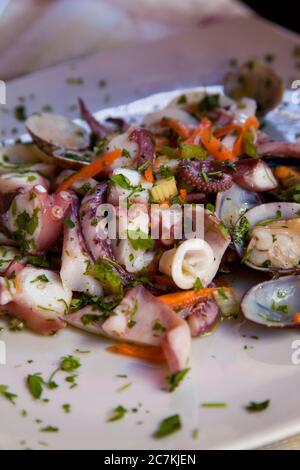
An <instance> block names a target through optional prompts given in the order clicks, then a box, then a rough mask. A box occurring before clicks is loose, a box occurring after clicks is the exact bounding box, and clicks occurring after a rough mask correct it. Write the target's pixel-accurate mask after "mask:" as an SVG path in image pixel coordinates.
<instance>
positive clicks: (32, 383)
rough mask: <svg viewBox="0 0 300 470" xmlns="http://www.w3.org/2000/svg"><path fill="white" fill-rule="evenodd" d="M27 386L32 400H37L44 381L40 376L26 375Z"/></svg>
mask: <svg viewBox="0 0 300 470" xmlns="http://www.w3.org/2000/svg"><path fill="white" fill-rule="evenodd" d="M27 385H28V388H29V391H30V393H31V395H32V396H33V397H34V398H37V399H39V398H41V396H42V393H43V386H44V385H45V381H44V379H43V377H42V376H41V375H40V374H33V375H28V377H27Z"/></svg>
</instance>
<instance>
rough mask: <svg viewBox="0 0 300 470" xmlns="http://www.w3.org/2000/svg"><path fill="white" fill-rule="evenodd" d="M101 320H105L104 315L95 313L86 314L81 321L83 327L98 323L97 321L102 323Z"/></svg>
mask: <svg viewBox="0 0 300 470" xmlns="http://www.w3.org/2000/svg"><path fill="white" fill-rule="evenodd" d="M101 318H103V316H102V315H96V314H94V313H86V314H85V315H82V317H81V319H80V321H81V323H82V324H83V325H85V326H86V325H90V324H91V323H96V322H97V321H100V320H101Z"/></svg>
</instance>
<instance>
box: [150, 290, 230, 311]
mask: <svg viewBox="0 0 300 470" xmlns="http://www.w3.org/2000/svg"><path fill="white" fill-rule="evenodd" d="M219 289H220V287H205V288H202V289H199V290H187V291H182V292H181V291H180V292H174V293H173V294H164V295H160V296H158V297H157V299H159V300H161V301H162V302H164V303H165V304H167V305H169V306H170V307H171V308H184V307H189V306H190V305H193V304H195V303H196V302H199V301H200V300H202V299H207V298H211V297H212V296H213V295H214V294H216V293H217V292H218V290H219ZM223 289H224V292H225V293H226V292H230V291H232V289H231V288H230V287H223Z"/></svg>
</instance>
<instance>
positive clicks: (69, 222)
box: [64, 219, 75, 228]
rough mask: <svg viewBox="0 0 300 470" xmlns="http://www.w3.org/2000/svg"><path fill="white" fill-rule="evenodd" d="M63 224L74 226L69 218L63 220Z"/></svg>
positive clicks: (69, 226)
mask: <svg viewBox="0 0 300 470" xmlns="http://www.w3.org/2000/svg"><path fill="white" fill-rule="evenodd" d="M64 225H65V226H66V227H68V228H74V227H75V224H74V222H73V221H72V220H71V219H65V220H64Z"/></svg>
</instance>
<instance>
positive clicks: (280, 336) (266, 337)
mask: <svg viewBox="0 0 300 470" xmlns="http://www.w3.org/2000/svg"><path fill="white" fill-rule="evenodd" d="M218 90H220V88H219V87H210V88H209V91H218ZM177 93H178V92H177ZM173 95H174V92H171V93H163V94H159V95H154V96H152V97H149V98H147V99H145V100H140V101H137V102H135V103H132V104H131V105H128V106H126V107H124V106H121V107H119V108H114V109H111V110H108V111H101V112H99V113H98V117H99V118H104V117H105V116H108V115H112V114H115V115H119V116H120V115H123V116H125V117H128V116H129V117H130V116H131V117H132V116H134V115H141V114H144V113H147V112H149V111H150V110H152V109H153V107H157V106H163V105H164V104H165V103H166V102H168V101H169V100H170V99H171V98H172V97H173ZM285 100H286V101H287V100H290V94H287V95H286V97H285ZM287 112H288V114H287ZM297 112H298V113H299V106H298V107H297V106H291V105H286V106H284V107H283V109H281V110H279V111H277V112H276V113H273V114H272V115H270V116H269V125H272V127H273V132H274V128H275V130H276V132H277V133H278V132H279V133H284V134H285V130H286V128H287V127H288V129H289V132H290V133H289V137H290V138H291V139H292V138H293V133H292V132H291V122H294V119H295V116H296V114H297ZM282 113H284V114H282ZM298 118H299V115H298ZM290 119H291V120H292V121H290ZM294 129H295V127H293V132H294ZM298 131H299V129H298ZM295 132H297V130H296V131H295ZM249 273H250V274H249ZM258 276H259V277H258ZM259 279H262V277H261V274H257V273H256V272H255V271H253V272H252V271H249V270H248V271H247V272H245V271H242V272H239V273H236V275H235V277H234V278H233V279H232V280H230V282H232V283H233V284H235V285H237V286H238V288H239V291H240V292H242V291H244V290H245V289H246V288H247V287H249V286H251V285H253V284H254V283H255V282H258V280H259ZM253 336H258V337H259V339H258V340H257V339H254V338H251V337H253ZM298 337H299V335H298V333H297V331H295V330H293V331H269V330H266V329H263V328H261V327H258V326H256V325H252V324H250V323H248V322H243V321H240V320H239V321H230V322H223V323H222V324H221V325H220V326H219V327H218V328H217V330H216V331H215V332H214V334H213V335H211V336H207V337H203V338H197V339H195V340H193V345H192V356H191V364H190V366H191V371H190V372H189V374H188V376H187V377H186V379H185V380H184V382H183V383H182V384H181V385H180V387H179V388H178V390H177V391H176V392H174V393H167V392H166V391H162V390H161V387H162V386H163V385H164V377H165V375H166V373H167V371H166V370H164V369H163V368H161V367H158V366H151V365H148V364H145V363H142V362H140V361H137V360H134V359H128V358H124V357H121V356H117V355H112V354H111V353H108V352H107V351H106V347H107V345H108V344H110V343H109V342H108V341H106V340H105V339H101V338H98V337H93V336H91V335H88V334H85V333H83V332H81V331H77V330H73V329H71V328H67V329H65V330H63V331H61V332H60V333H59V334H57V335H56V336H55V337H50V338H43V337H39V336H37V335H34V334H31V333H29V332H20V333H12V332H7V331H5V332H3V333H1V335H0V339H1V340H2V341H4V342H5V344H6V349H7V364H6V365H5V366H3V365H2V366H0V385H1V384H3V385H9V388H10V391H12V392H14V393H16V394H17V395H18V398H17V399H16V405H15V406H13V405H12V404H10V403H9V402H8V401H6V400H5V399H4V398H3V397H0V416H1V421H0V448H1V449H15V448H27V447H29V448H32V449H42V448H44V447H45V445H47V446H48V448H51V449H79V448H81V449H137V448H139V449H156V448H157V449H245V448H255V447H258V446H262V445H264V444H268V443H270V442H272V441H275V440H277V439H282V438H285V437H287V436H289V435H292V434H294V433H296V432H299V431H300V411H298V410H299V406H298V404H299V387H300V374H299V369H298V368H297V366H295V365H293V364H292V362H291V355H292V353H293V349H292V345H293V341H294V340H297V339H298ZM245 346H247V348H245ZM76 349H80V350H90V351H91V352H90V353H87V354H78V353H75V350H76ZM71 354H75V355H76V356H78V357H80V358H81V362H82V367H81V368H80V369H79V370H78V374H79V377H78V384H79V385H78V387H76V388H74V389H70V388H69V384H68V383H67V382H65V380H64V379H65V376H66V375H65V374H64V373H62V372H60V373H59V374H58V376H57V378H56V379H55V380H56V381H57V382H58V383H59V388H57V389H55V390H52V391H51V390H49V391H46V392H45V393H44V395H43V397H44V398H49V400H50V402H49V403H44V402H43V401H39V400H34V399H33V398H32V397H31V395H30V394H29V391H28V390H27V388H26V377H27V375H28V374H33V373H38V372H40V373H42V375H43V376H44V377H45V378H46V379H47V378H48V377H49V375H50V373H51V372H52V371H53V370H54V369H55V368H56V367H57V365H58V363H59V360H60V358H61V357H62V356H66V355H71ZM28 360H33V362H32V363H30V364H29V363H28V362H27V361H28ZM118 374H126V375H128V378H119V377H117V375H118ZM127 383H131V384H132V385H131V387H130V388H128V389H127V390H126V391H123V392H118V391H117V389H118V388H119V387H121V386H122V385H125V384H127ZM266 399H270V400H271V405H270V407H269V408H268V409H267V410H266V411H264V412H262V413H256V414H255V413H254V414H249V413H247V412H246V410H245V409H244V406H245V405H246V404H247V403H248V402H249V401H252V400H253V401H263V400H266ZM203 402H226V403H227V404H228V407H227V408H201V406H200V405H201V403H203ZM65 403H69V404H70V405H71V413H69V414H66V413H64V410H63V409H62V405H63V404H65ZM118 405H122V406H124V407H125V408H126V409H128V410H132V408H137V409H138V412H132V411H130V412H129V413H128V414H127V416H126V417H125V419H123V420H122V421H117V422H114V423H107V422H106V420H107V417H108V415H109V412H110V411H111V410H112V409H113V408H115V407H116V406H118ZM22 410H26V411H27V416H26V417H23V416H22V415H21V414H22V413H21V412H22ZM175 413H179V414H180V417H181V420H182V424H183V428H182V430H181V431H179V432H177V433H176V434H174V435H172V436H169V437H166V438H164V439H160V440H155V439H153V438H152V437H151V436H152V433H153V432H154V431H155V429H156V427H157V425H158V423H159V422H160V421H161V420H162V419H163V418H165V417H167V416H170V415H173V414H175ZM36 420H42V421H43V422H42V423H39V422H36ZM48 425H51V426H57V427H59V432H58V433H44V432H41V431H40V429H41V428H43V427H45V426H48ZM194 429H199V437H197V439H194V438H193V437H192V432H193V430H194Z"/></svg>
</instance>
